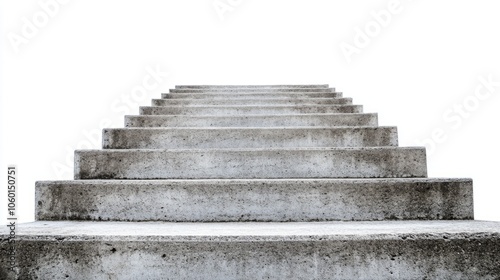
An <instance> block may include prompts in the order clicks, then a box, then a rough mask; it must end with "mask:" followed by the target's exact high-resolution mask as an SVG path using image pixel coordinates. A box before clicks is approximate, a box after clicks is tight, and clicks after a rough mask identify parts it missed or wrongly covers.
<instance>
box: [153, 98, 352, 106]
mask: <svg viewBox="0 0 500 280" xmlns="http://www.w3.org/2000/svg"><path fill="white" fill-rule="evenodd" d="M328 104H332V105H333V104H340V105H350V104H352V98H309V99H267V100H266V99H242V100H235V99H220V100H207V99H153V101H152V102H151V105H152V106H175V105H182V106H200V105H207V106H208V105H228V106H231V105H232V106H234V105H241V106H244V105H266V106H273V105H328Z"/></svg>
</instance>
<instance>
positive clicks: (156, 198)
mask: <svg viewBox="0 0 500 280" xmlns="http://www.w3.org/2000/svg"><path fill="white" fill-rule="evenodd" d="M35 201H36V218H37V220H96V221H98V220H103V221H108V220H111V221H169V222H249V221H259V222H268V221H273V222H302V221H336V220H342V221H352V220H355V221H360V220H364V221H376V220H457V219H464V220H465V219H473V218H474V213H473V197H472V181H471V180H470V179H296V180H294V179H282V180H269V179H267V180H78V181H45V182H37V185H36V196H35Z"/></svg>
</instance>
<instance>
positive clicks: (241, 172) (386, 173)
mask: <svg viewBox="0 0 500 280" xmlns="http://www.w3.org/2000/svg"><path fill="white" fill-rule="evenodd" d="M426 176H427V162H426V154H425V148H418V147H417V148H411V147H409V148H400V147H373V148H293V149H292V148H280V149H278V148H276V149H270V148H268V149H201V150H191V149H189V150H160V149H152V150H147V149H139V150H77V151H76V152H75V179H263V178H267V179H273V178H407V177H426Z"/></svg>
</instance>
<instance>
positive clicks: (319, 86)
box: [175, 84, 329, 89]
mask: <svg viewBox="0 0 500 280" xmlns="http://www.w3.org/2000/svg"><path fill="white" fill-rule="evenodd" d="M175 88H176V89H183V88H186V89H189V88H193V89H205V88H206V89H219V88H235V89H246V88H260V89H270V88H271V89H272V88H284V89H288V88H329V85H328V84H319V85H177V86H175Z"/></svg>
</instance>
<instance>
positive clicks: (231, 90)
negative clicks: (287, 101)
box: [169, 88, 335, 94]
mask: <svg viewBox="0 0 500 280" xmlns="http://www.w3.org/2000/svg"><path fill="white" fill-rule="evenodd" d="M169 92H170V93H192V94H198V93H230V94H234V93H253V92H260V93H292V92H296V93H306V92H316V93H319V92H335V88H268V89H261V88H243V89H242V88H215V89H208V88H203V89H193V88H182V89H170V90H169Z"/></svg>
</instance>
